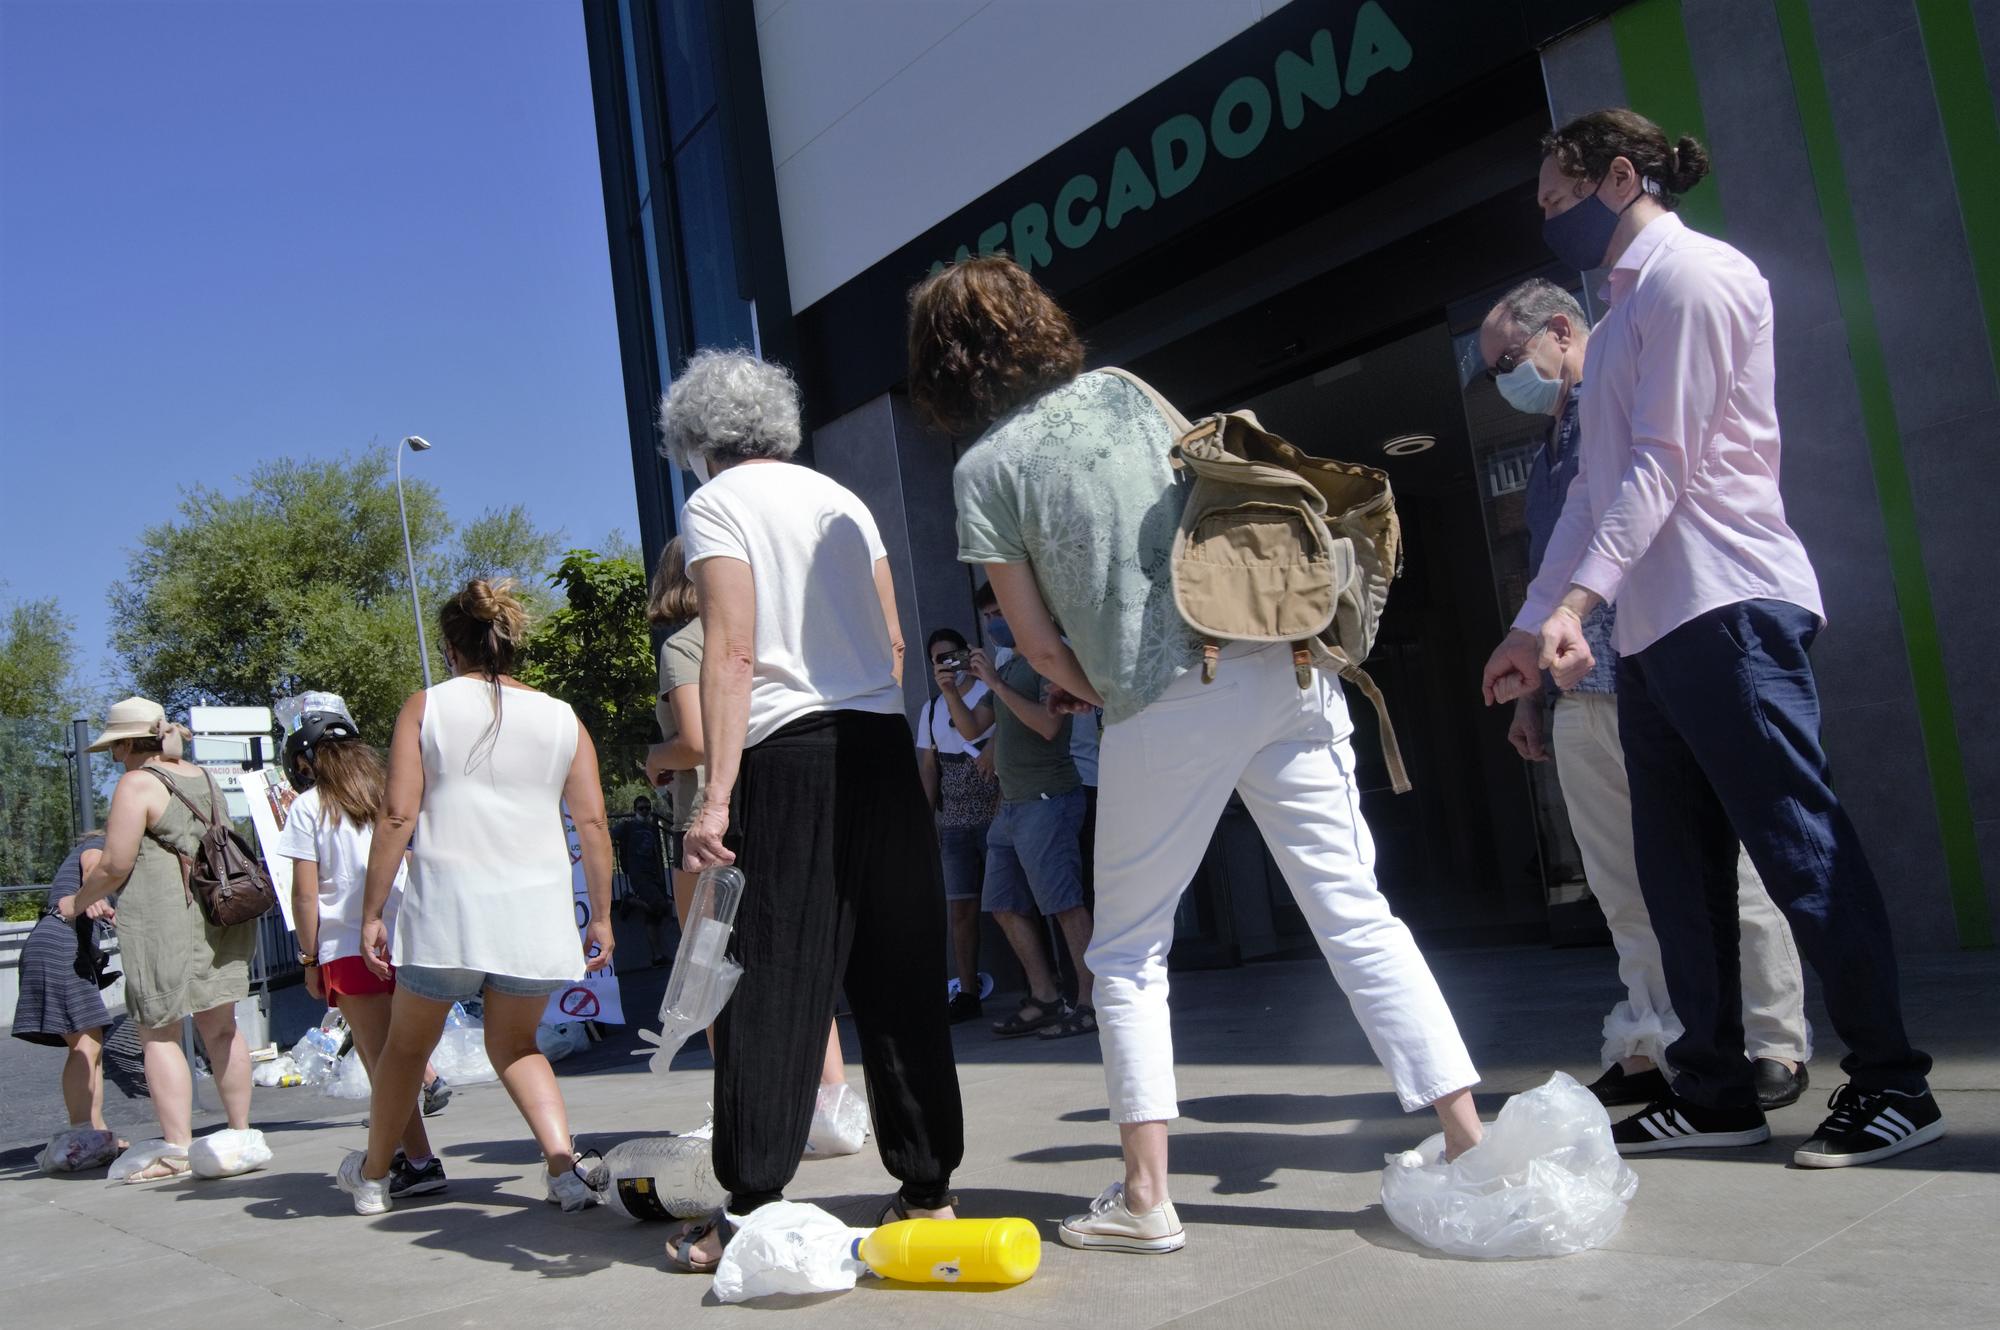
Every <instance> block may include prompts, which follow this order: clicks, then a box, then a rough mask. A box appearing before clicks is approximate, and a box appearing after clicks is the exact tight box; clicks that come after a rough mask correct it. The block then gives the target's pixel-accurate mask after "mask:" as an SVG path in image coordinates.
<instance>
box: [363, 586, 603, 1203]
mask: <svg viewBox="0 0 2000 1330" xmlns="http://www.w3.org/2000/svg"><path fill="white" fill-rule="evenodd" d="M438 626H439V628H440V630H441V631H442V634H443V637H444V644H445V645H444V651H445V661H446V663H447V664H449V665H450V666H451V670H452V675H453V677H452V678H451V679H449V680H448V681H446V682H444V683H441V684H439V685H438V686H437V687H435V688H431V689H427V690H426V691H424V692H421V693H418V694H416V695H415V696H413V697H411V698H410V700H409V701H408V702H406V703H404V704H403V710H402V714H401V715H399V716H398V717H397V718H396V733H395V737H394V738H393V739H392V740H391V741H390V746H389V789H388V796H387V804H388V807H387V809H386V811H385V812H384V814H383V816H382V818H381V820H380V822H379V823H378V824H377V825H376V829H375V839H374V843H373V845H372V846H371V847H370V849H369V856H368V886H367V891H366V896H365V899H364V900H363V902H362V907H361V919H362V924H361V947H362V954H363V956H364V957H365V958H366V959H367V961H368V965H369V968H371V969H373V970H375V971H376V973H378V974H380V975H381V976H383V977H384V978H388V977H389V976H390V975H391V974H393V975H394V977H395V979H396V997H395V1007H394V1011H393V1015H392V1017H391V1023H390V1028H389V1039H388V1043H387V1045H386V1046H385V1047H384V1048H383V1050H382V1054H381V1057H380V1058H378V1059H377V1061H376V1069H375V1079H374V1094H373V1105H372V1117H371V1119H370V1122H371V1125H370V1128H369V1134H368V1149H367V1151H366V1152H365V1155H364V1153H363V1152H362V1151H358V1150H357V1151H355V1152H354V1153H353V1154H351V1155H349V1156H348V1157H347V1159H346V1160H345V1161H343V1162H342V1164H341V1166H340V1173H339V1182H340V1186H341V1188H342V1189H343V1190H345V1191H347V1192H349V1193H351V1194H352V1195H353V1197H354V1208H355V1210H356V1211H357V1212H358V1213H361V1214H380V1213H382V1212H383V1211H385V1210H387V1209H388V1208H389V1204H390V1200H391V1194H390V1191H389V1177H390V1171H391V1166H392V1163H393V1161H394V1157H395V1151H396V1140H397V1136H398V1134H399V1132H400V1130H401V1126H402V1124H404V1123H407V1122H408V1121H409V1116H410V1111H411V1109H412V1108H413V1107H414V1106H415V1104H416V1099H417V1091H418V1087H419V1085H420V1083H421V1081H422V1079H423V1069H424V1063H425V1060H426V1059H427V1058H428V1057H429V1056H430V1051H431V1049H432V1048H433V1047H435V1046H436V1044H437V1041H438V1036H439V1035H440V1034H441V1033H442V1032H443V1030H444V1023H445V1018H446V1016H447V1015H449V1014H450V1012H451V1007H452V1004H453V1003H454V1002H459V1001H463V1000H465V999H468V998H473V997H482V998H483V999H484V1002H485V1008H486V1017H485V1026H486V1052H487V1056H488V1057H490V1058H491V1059H492V1060H493V1068H494V1070H495V1071H497V1072H499V1073H500V1080H501V1083H502V1084H504V1085H505V1086H506V1087H507V1093H508V1094H509V1095H511V1096H512V1097H513V1100H514V1105H515V1107H517V1108H519V1109H520V1110H521V1116H522V1117H524V1118H526V1119H527V1122H528V1126H529V1128H530V1129H531V1130H532V1131H533V1132H534V1134H535V1141H536V1143H537V1144H538V1145H540V1146H541V1149H542V1154H543V1157H544V1158H545V1159H546V1160H547V1163H548V1170H547V1171H548V1199H549V1201H550V1202H551V1203H553V1204H557V1205H560V1206H562V1208H563V1209H564V1210H581V1209H584V1208H585V1207H586V1206H589V1205H591V1204H593V1203H596V1202H601V1201H602V1200H603V1199H604V1196H605V1192H606V1189H607V1187H608V1186H609V1177H608V1175H607V1174H606V1173H605V1171H604V1167H603V1164H602V1162H601V1161H592V1162H589V1163H580V1162H579V1161H578V1159H577V1157H576V1154H575V1148H574V1143H573V1141H572V1139H571V1137H570V1132H569V1115H568V1112H567V1110H566V1109H565V1108H564V1106H563V1100H562V1092H561V1091H560V1090H558V1089H557V1088H556V1078H555V1073H554V1071H552V1070H551V1069H550V1067H549V1063H548V1059H547V1058H545V1057H543V1056H542V1054H541V1052H540V1051H539V1050H538V1049H537V1048H536V1046H535V1029H536V1027H537V1026H539V1025H540V1024H541V1019H542V1013H543V1012H544V1011H545V1010H546V1009H547V1006H548V999H549V995H550V994H552V993H555V992H558V991H560V990H561V989H563V988H565V987H567V986H568V985H570V984H572V983H575V982H576V981H577V980H579V979H581V978H582V977H583V973H584V971H585V970H586V969H589V970H599V969H603V968H605V967H606V966H608V965H610V964H611V949H612V940H611V923H610V909H611V838H610V834H609V832H608V830H607V828H606V819H605V812H604V792H603V790H602V788H601V787H600V786H599V784H598V775H597V750H596V748H595V747H594V746H593V745H592V744H591V742H590V735H589V733H588V732H586V731H585V730H584V728H583V726H582V725H581V724H580V723H579V722H578V721H577V718H576V713H575V712H573V711H571V710H570V708H569V704H568V703H567V702H563V701H560V700H558V699H556V698H553V697H550V696H549V695H548V694H546V693H540V692H536V691H535V690H534V689H532V688H529V687H527V686H526V685H524V684H522V683H520V682H518V681H517V680H515V679H514V678H513V677H511V675H510V674H509V673H508V671H509V670H511V669H512V668H513V664H514V657H515V654H516V653H517V651H518V650H519V647H520V645H521V642H522V640H523V639H524V638H525V636H526V632H527V615H526V613H525V612H524V611H523V610H522V608H521V603H520V601H518V600H516V599H515V598H514V596H513V594H512V593H511V591H510V590H509V587H508V584H507V583H504V582H503V583H500V584H499V585H497V586H496V585H492V584H489V583H488V582H486V581H485V579H483V578H475V579H474V580H473V581H471V582H469V583H467V584H466V587H465V589H464V590H463V591H461V592H459V593H458V594H457V595H456V596H454V597H452V598H451V599H450V600H449V601H447V602H446V603H445V605H444V608H443V609H442V610H440V611H439V613H438ZM565 803H567V804H568V807H569V812H570V815H571V817H572V818H573V819H574V820H575V822H576V826H577V832H578V836H579V839H580V841H581V843H582V846H583V868H584V878H585V881H586V883H587V885H588V887H589V894H590V922H589V925H588V927H587V929H586V931H585V935H584V945H583V946H581V947H580V946H578V945H577V934H576V919H575V914H574V909H575V907H574V904H573V893H572V891H571V887H570V859H569V838H568V836H567V835H566V834H565V833H564V830H563V820H562V810H563V805H564V804H565ZM413 833H414V836H415V840H414V842H412V839H411V837H412V834H413ZM406 848H408V849H409V850H410V851H411V870H412V871H411V873H410V879H409V885H408V887H407V888H406V890H405V894H404V897H403V905H402V910H401V912H400V914H399V915H398V916H397V922H396V931H395V936H394V938H393V939H392V938H391V937H390V936H389V931H388V929H387V927H386V926H385V925H384V923H383V920H382V911H383V906H384V904H385V903H386V902H387V900H388V896H389V888H390V884H391V883H392V882H393V881H394V880H395V875H396V867H397V865H398V864H399V863H400V862H401V861H402V857H403V852H404V850H405V849H406ZM392 962H393V964H392Z"/></svg>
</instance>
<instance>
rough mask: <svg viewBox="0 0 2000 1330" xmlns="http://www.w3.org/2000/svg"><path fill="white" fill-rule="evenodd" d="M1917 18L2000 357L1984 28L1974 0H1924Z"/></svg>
mask: <svg viewBox="0 0 2000 1330" xmlns="http://www.w3.org/2000/svg"><path fill="white" fill-rule="evenodd" d="M1917 26H1918V28H1919V29H1920V30H1921V31H1922V32H1923V36H1924V56H1925V58H1926V59H1927V60H1928V61H1929V62H1930V67H1931V87H1932V88H1933V89H1934V90H1935V91H1936V93H1937V104H1938V119H1939V120H1940V121H1942V122H1943V124H1944V143H1945V149H1946V151H1947V152H1949V153H1950V154H1951V173H1952V176H1953V178H1954V179H1955V180H1956V181H1957V183H1958V210H1959V213H1960V214H1961V215H1962V216H1963V217H1964V218H1965V243H1966V248H1967V249H1969V250H1970V251H1971V252H1972V273H1973V280H1974V281H1975V282H1976V283H1977V285H1978V287H1979V303H1980V306H1981V307H1982V308H1983V309H1984V310H1985V311H1986V345H1987V349H1988V352H1989V353H1990V354H1991V355H1992V356H1993V359H1994V361H1995V362H1996V363H2000V120H1996V119H1995V117H1994V114H1993V89H1992V88H1991V87H1990V86H1988V84H1987V81H1986V80H1987V73H1986V67H1985V65H1984V63H1983V62H1982V61H1981V60H1980V58H1979V29H1978V27H1977V26H1976V25H1975V24H1974V23H1973V20H1972V6H1971V4H1970V3H1968V0H1923V3H1920V4H1918V5H1917Z"/></svg>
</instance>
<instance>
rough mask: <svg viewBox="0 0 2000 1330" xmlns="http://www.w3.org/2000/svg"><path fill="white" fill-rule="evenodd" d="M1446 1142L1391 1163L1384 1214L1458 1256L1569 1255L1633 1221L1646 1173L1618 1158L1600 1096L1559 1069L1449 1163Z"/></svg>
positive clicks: (1437, 1139)
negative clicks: (1629, 1209) (1630, 1209)
mask: <svg viewBox="0 0 2000 1330" xmlns="http://www.w3.org/2000/svg"><path fill="white" fill-rule="evenodd" d="M1443 1143H1444V1138H1443V1137H1442V1136H1433V1137H1431V1138H1430V1139H1429V1140H1427V1141H1425V1142H1424V1143H1423V1144H1422V1145H1420V1146H1418V1147H1417V1148H1416V1149H1415V1150H1406V1151H1404V1152H1403V1153H1402V1154H1400V1155H1390V1156H1389V1157H1388V1167H1387V1168H1385V1169H1383V1170H1382V1208H1383V1209H1384V1210H1385V1211H1387V1212H1388V1215H1389V1218H1390V1220H1391V1221H1393V1222H1394V1223H1395V1225H1396V1227H1397V1228H1399V1229H1401V1230H1403V1232H1405V1233H1407V1234H1409V1235H1410V1236H1411V1237H1413V1238H1415V1239H1416V1240H1417V1241H1418V1242H1421V1243H1423V1244H1424V1245H1425V1246H1426V1247H1435V1248H1436V1249H1438V1250H1439V1251H1442V1252H1449V1253H1450V1254H1451V1255H1453V1256H1470V1257H1474V1258H1477V1259H1480V1260H1495V1259H1500V1258H1504V1257H1517V1256H1569V1255H1572V1254H1574V1253H1576V1252H1580V1251H1588V1250H1589V1249H1590V1248H1592V1247H1601V1246H1603V1245H1604V1244H1605V1243H1606V1242H1608V1241H1609V1240H1610V1239H1611V1236H1612V1234H1614V1233H1616V1232H1617V1231H1618V1226H1619V1225H1620V1224H1621V1223H1623V1222H1624V1220H1625V1207H1626V1204H1627V1203H1628V1202H1629V1201H1630V1200H1631V1199H1632V1196H1633V1193H1635V1192H1637V1191H1638V1190H1639V1178H1638V1175H1637V1174H1635V1173H1633V1172H1632V1170H1631V1169H1630V1168H1627V1167H1626V1165H1625V1161H1624V1160H1622V1159H1620V1158H1619V1157H1618V1147H1617V1146H1615V1145H1613V1144H1612V1142H1611V1118H1610V1115H1608V1114H1607V1113H1606V1112H1605V1111H1604V1106H1603V1105H1602V1104H1600V1103H1598V1102H1597V1099H1596V1096H1594V1095H1592V1094H1591V1093H1590V1091H1588V1090H1586V1089H1584V1088H1583V1087H1582V1086H1581V1085H1578V1084H1577V1083H1576V1081H1575V1079H1574V1078H1572V1077H1570V1076H1567V1075H1565V1074H1564V1073H1562V1072H1557V1073H1556V1074H1555V1075H1553V1076H1551V1077H1550V1078H1549V1079H1548V1082H1547V1083H1546V1084H1544V1085H1541V1086H1539V1087H1537V1088H1535V1089H1533V1090H1528V1091H1525V1092H1524V1093H1521V1094H1517V1095H1515V1096H1514V1097H1513V1098H1512V1099H1509V1100H1508V1101H1507V1103H1506V1105H1505V1106H1504V1107H1502V1108H1501V1110H1500V1116H1499V1118H1498V1119H1497V1120H1495V1121H1494V1122H1492V1123H1491V1124H1489V1125H1488V1126H1487V1128H1486V1138H1485V1139H1484V1140H1482V1141H1481V1142H1480V1143H1479V1144H1478V1145H1476V1146H1474V1147H1473V1148H1472V1149H1470V1150H1467V1151H1466V1152H1465V1153H1464V1154H1462V1155H1460V1156H1459V1157H1458V1158H1457V1159H1455V1160H1453V1161H1451V1162H1450V1163H1445V1162H1444V1159H1443Z"/></svg>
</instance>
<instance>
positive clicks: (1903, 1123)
mask: <svg viewBox="0 0 2000 1330" xmlns="http://www.w3.org/2000/svg"><path fill="white" fill-rule="evenodd" d="M1882 1117H1885V1118H1887V1119H1889V1121H1891V1122H1893V1123H1895V1124H1896V1128H1897V1130H1898V1131H1899V1132H1900V1133H1901V1134H1902V1135H1904V1136H1908V1135H1909V1134H1910V1133H1911V1132H1913V1131H1915V1130H1916V1129H1917V1124H1916V1123H1914V1122H1912V1121H1910V1120H1909V1119H1908V1118H1906V1117H1904V1116H1903V1115H1902V1114H1901V1113H1898V1112H1897V1111H1896V1110H1895V1109H1893V1108H1890V1107H1888V1106H1887V1105H1886V1104H1885V1105H1883V1108H1882Z"/></svg>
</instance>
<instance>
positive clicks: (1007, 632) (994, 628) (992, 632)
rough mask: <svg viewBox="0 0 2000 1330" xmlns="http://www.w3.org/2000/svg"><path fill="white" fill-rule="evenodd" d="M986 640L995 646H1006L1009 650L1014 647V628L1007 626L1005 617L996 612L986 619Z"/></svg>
mask: <svg viewBox="0 0 2000 1330" xmlns="http://www.w3.org/2000/svg"><path fill="white" fill-rule="evenodd" d="M986 640H987V641H989V642H991V643H992V644H993V645H994V646H996V647H1006V648H1007V649H1008V650H1009V651H1011V650H1013V649H1014V630H1013V629H1012V628H1009V627H1008V626H1007V621H1006V620H1005V619H1003V618H1001V617H1000V616H999V615H997V614H996V615H994V616H993V617H992V618H990V619H988V620H987V621H986Z"/></svg>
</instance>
